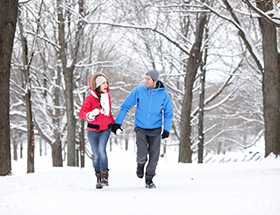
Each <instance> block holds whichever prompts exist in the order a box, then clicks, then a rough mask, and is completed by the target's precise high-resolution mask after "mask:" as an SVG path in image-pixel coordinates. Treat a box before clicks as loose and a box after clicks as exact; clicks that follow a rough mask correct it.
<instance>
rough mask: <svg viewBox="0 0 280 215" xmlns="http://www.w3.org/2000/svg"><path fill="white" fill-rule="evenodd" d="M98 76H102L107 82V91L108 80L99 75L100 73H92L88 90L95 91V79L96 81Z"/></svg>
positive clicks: (101, 74)
mask: <svg viewBox="0 0 280 215" xmlns="http://www.w3.org/2000/svg"><path fill="white" fill-rule="evenodd" d="M98 76H103V77H104V78H105V79H106V80H107V83H108V89H109V79H108V78H107V76H106V75H104V74H103V73H101V72H97V73H94V74H93V76H92V77H91V78H90V79H89V88H90V90H92V91H93V90H95V89H96V84H95V79H96V78H97V77H98Z"/></svg>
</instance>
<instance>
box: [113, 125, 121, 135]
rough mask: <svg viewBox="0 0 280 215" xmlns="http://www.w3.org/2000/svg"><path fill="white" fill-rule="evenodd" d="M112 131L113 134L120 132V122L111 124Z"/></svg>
mask: <svg viewBox="0 0 280 215" xmlns="http://www.w3.org/2000/svg"><path fill="white" fill-rule="evenodd" d="M112 132H113V133H114V134H120V133H121V132H122V128H121V125H120V124H116V123H114V124H113V125H112Z"/></svg>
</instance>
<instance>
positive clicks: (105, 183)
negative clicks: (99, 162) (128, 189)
mask: <svg viewBox="0 0 280 215" xmlns="http://www.w3.org/2000/svg"><path fill="white" fill-rule="evenodd" d="M108 178H109V172H108V171H106V170H104V171H102V172H101V184H102V186H109V181H108Z"/></svg>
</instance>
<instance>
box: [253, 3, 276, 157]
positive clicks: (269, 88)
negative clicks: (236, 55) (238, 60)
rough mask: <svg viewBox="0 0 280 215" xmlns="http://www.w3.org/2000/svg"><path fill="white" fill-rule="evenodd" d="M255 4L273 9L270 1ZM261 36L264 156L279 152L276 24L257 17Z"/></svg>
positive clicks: (265, 8) (266, 9)
mask: <svg viewBox="0 0 280 215" xmlns="http://www.w3.org/2000/svg"><path fill="white" fill-rule="evenodd" d="M257 6H258V8H260V9H261V10H262V11H264V12H267V11H269V10H272V9H273V4H272V2H269V3H268V4H267V5H266V1H257ZM259 23H260V27H261V33H262V38H263V40H262V41H263V42H262V43H263V58H264V72H263V104H264V122H265V157H267V156H268V155H269V154H270V153H273V154H275V155H276V156H278V155H279V154H280V135H279V131H280V68H279V63H278V52H277V34H276V26H274V25H273V24H271V23H270V22H268V21H267V20H266V19H264V18H259Z"/></svg>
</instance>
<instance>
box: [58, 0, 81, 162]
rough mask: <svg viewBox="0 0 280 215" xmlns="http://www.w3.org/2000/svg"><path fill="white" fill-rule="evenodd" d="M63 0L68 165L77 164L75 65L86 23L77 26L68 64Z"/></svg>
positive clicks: (62, 58)
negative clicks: (69, 63)
mask: <svg viewBox="0 0 280 215" xmlns="http://www.w3.org/2000/svg"><path fill="white" fill-rule="evenodd" d="M83 4H84V2H83V1H82V0H81V1H79V14H80V15H81V16H83V6H84V5H83ZM62 5H63V3H62V0H57V11H58V13H57V19H58V41H59V45H60V49H59V59H60V61H61V64H62V70H63V74H64V81H65V100H66V116H67V165H68V166H76V155H75V154H76V153H75V144H76V138H75V136H76V120H75V116H74V96H73V91H74V83H73V77H74V67H75V64H76V62H77V59H78V53H79V46H80V39H81V35H82V34H83V28H84V24H83V22H82V21H81V20H80V21H79V23H78V27H77V32H76V38H75V45H74V50H73V52H72V53H73V56H72V60H71V62H72V64H71V65H68V64H67V58H68V57H70V56H68V55H67V51H66V49H67V47H66V44H67V41H66V36H65V27H66V25H65V20H64V16H65V14H64V9H63V7H62Z"/></svg>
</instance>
